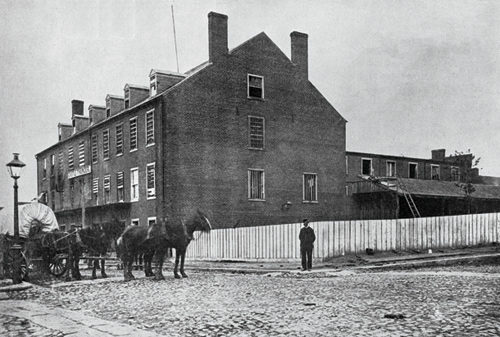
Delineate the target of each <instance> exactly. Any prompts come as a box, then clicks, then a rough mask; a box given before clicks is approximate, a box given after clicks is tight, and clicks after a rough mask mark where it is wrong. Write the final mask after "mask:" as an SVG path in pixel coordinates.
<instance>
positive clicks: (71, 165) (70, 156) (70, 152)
mask: <svg viewBox="0 0 500 337" xmlns="http://www.w3.org/2000/svg"><path fill="white" fill-rule="evenodd" d="M74 165H75V164H74V162H73V146H70V147H69V148H68V168H69V169H70V170H72V169H73V168H74Z"/></svg>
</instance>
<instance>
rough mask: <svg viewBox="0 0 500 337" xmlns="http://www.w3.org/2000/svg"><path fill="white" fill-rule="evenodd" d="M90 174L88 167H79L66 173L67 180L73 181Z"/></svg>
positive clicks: (90, 169)
mask: <svg viewBox="0 0 500 337" xmlns="http://www.w3.org/2000/svg"><path fill="white" fill-rule="evenodd" d="M90 172H92V168H91V166H90V165H87V166H82V167H79V168H77V169H75V170H73V171H70V172H68V179H73V178H76V177H79V176H83V175H86V174H89V173H90Z"/></svg>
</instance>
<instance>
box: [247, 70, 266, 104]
mask: <svg viewBox="0 0 500 337" xmlns="http://www.w3.org/2000/svg"><path fill="white" fill-rule="evenodd" d="M250 76H252V77H258V78H260V79H261V80H262V95H261V96H262V97H254V96H250ZM247 98H250V99H262V100H263V99H264V76H260V75H255V74H247Z"/></svg>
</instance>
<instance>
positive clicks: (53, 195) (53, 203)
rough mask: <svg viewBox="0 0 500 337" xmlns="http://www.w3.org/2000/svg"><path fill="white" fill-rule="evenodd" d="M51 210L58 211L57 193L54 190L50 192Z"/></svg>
mask: <svg viewBox="0 0 500 337" xmlns="http://www.w3.org/2000/svg"><path fill="white" fill-rule="evenodd" d="M50 208H52V209H53V210H55V209H56V192H55V191H54V190H52V191H50Z"/></svg>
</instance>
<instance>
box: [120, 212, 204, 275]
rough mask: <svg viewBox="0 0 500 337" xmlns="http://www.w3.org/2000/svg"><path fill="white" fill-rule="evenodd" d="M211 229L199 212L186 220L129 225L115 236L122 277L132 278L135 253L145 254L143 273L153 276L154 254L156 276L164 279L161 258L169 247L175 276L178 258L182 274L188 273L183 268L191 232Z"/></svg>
mask: <svg viewBox="0 0 500 337" xmlns="http://www.w3.org/2000/svg"><path fill="white" fill-rule="evenodd" d="M211 229H212V227H211V225H210V221H208V219H207V217H206V216H205V215H204V214H203V213H202V212H201V211H199V210H198V211H196V213H195V214H194V215H193V216H192V217H190V218H189V219H188V220H186V221H183V220H181V219H178V220H171V221H167V222H166V223H155V224H153V225H150V226H149V227H140V226H129V227H127V228H126V229H125V231H124V232H123V234H122V236H121V237H120V238H119V239H118V246H119V249H120V252H121V257H122V261H123V277H124V279H125V281H129V280H132V279H134V276H133V275H132V264H133V261H134V258H135V256H136V255H138V254H141V253H142V254H144V263H145V268H144V270H145V273H146V276H152V275H153V272H152V269H151V262H152V260H153V256H155V254H156V257H157V262H158V265H157V271H156V274H155V279H157V280H162V279H164V276H163V273H162V267H163V260H164V258H165V254H166V252H167V250H168V248H175V251H176V254H175V268H174V276H175V278H180V277H181V276H180V275H179V273H178V270H179V269H178V268H179V260H180V263H181V266H180V272H181V275H182V277H187V275H186V273H185V272H184V259H185V256H186V250H187V247H188V245H189V243H190V242H191V240H192V239H193V233H194V232H195V231H197V230H199V231H202V232H210V230H211Z"/></svg>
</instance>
